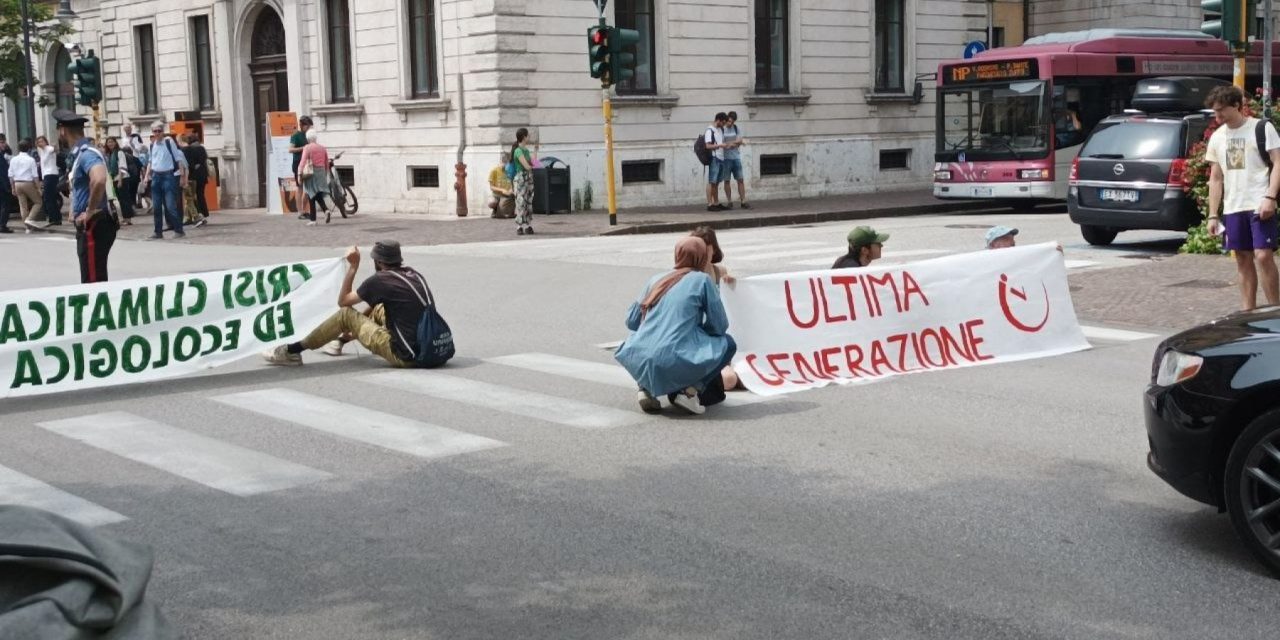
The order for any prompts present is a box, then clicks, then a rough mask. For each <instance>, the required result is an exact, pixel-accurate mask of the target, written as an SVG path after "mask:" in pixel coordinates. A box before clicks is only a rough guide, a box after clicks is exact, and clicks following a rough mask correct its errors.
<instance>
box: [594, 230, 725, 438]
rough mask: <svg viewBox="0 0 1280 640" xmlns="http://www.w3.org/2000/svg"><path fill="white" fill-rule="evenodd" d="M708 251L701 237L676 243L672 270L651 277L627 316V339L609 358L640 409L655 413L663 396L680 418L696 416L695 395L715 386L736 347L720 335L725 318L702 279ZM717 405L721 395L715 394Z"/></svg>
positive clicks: (698, 410)
mask: <svg viewBox="0 0 1280 640" xmlns="http://www.w3.org/2000/svg"><path fill="white" fill-rule="evenodd" d="M710 260H711V250H710V249H709V248H708V247H707V243H706V242H704V241H703V240H702V239H701V238H696V237H693V236H686V237H684V238H681V239H680V240H679V241H678V242H676V251H675V269H674V270H673V271H670V272H668V273H664V274H661V275H658V276H654V277H653V278H652V279H650V280H649V283H648V285H646V286H645V290H644V293H642V294H641V296H640V298H639V299H638V300H637V301H636V302H634V303H632V305H631V310H630V311H629V312H628V313H627V328H628V329H630V330H631V332H632V333H631V336H630V337H629V338H627V340H626V342H624V343H623V344H622V346H621V347H620V348H619V349H618V351H617V353H616V354H614V357H615V358H616V359H617V360H618V362H619V363H620V364H621V365H622V366H623V367H624V368H625V369H626V370H627V372H629V373H630V374H631V377H632V378H634V379H635V380H636V382H638V383H639V384H640V392H639V401H640V408H641V410H643V411H644V412H645V413H657V412H658V411H659V410H661V404H660V403H659V401H658V398H659V397H661V396H663V395H665V396H667V399H668V400H670V401H671V404H672V406H675V407H677V408H679V409H681V410H683V411H684V412H686V413H689V414H693V415H701V414H702V413H703V412H705V411H706V409H705V408H704V407H703V403H702V401H701V400H700V399H699V395H700V394H702V392H704V391H706V390H707V389H708V387H714V386H716V385H718V383H719V382H720V370H721V369H723V368H724V367H725V365H727V364H729V362H730V361H732V360H733V354H734V353H735V352H736V351H737V345H736V344H735V343H734V341H733V338H731V337H729V335H728V334H726V333H725V331H726V330H727V329H728V328H729V318H728V317H727V316H726V315H725V312H724V305H723V304H721V302H720V292H719V290H717V289H716V286H715V283H714V282H712V281H711V277H710V276H708V275H707V274H706V270H707V266H708V264H709V263H710ZM717 396H718V397H717V398H716V399H717V400H719V399H720V398H722V397H723V394H717Z"/></svg>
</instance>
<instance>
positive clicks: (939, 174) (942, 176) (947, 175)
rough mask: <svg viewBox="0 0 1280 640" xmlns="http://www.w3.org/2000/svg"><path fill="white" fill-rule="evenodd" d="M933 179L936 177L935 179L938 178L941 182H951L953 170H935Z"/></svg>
mask: <svg viewBox="0 0 1280 640" xmlns="http://www.w3.org/2000/svg"><path fill="white" fill-rule="evenodd" d="M933 179H934V180H937V181H939V182H950V181H951V172H950V171H945V170H943V171H934V172H933Z"/></svg>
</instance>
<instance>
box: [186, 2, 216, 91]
mask: <svg viewBox="0 0 1280 640" xmlns="http://www.w3.org/2000/svg"><path fill="white" fill-rule="evenodd" d="M191 44H192V45H193V46H192V51H193V52H194V53H195V63H196V74H195V75H196V106H198V107H200V110H201V111H213V48H212V47H211V46H210V44H209V16H207V15H206V16H192V18H191Z"/></svg>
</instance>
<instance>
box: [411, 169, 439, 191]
mask: <svg viewBox="0 0 1280 640" xmlns="http://www.w3.org/2000/svg"><path fill="white" fill-rule="evenodd" d="M409 186H410V187H412V188H414V189H430V188H435V187H439V186H440V168H439V167H409Z"/></svg>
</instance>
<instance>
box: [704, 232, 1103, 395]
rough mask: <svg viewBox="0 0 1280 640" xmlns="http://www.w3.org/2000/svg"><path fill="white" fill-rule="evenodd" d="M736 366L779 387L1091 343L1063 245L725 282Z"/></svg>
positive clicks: (763, 390)
mask: <svg viewBox="0 0 1280 640" xmlns="http://www.w3.org/2000/svg"><path fill="white" fill-rule="evenodd" d="M721 296H722V297H723V299H724V305H725V309H726V310H727V311H728V314H729V332H730V333H731V334H732V335H733V337H734V339H735V340H736V341H737V343H738V353H737V355H736V356H735V357H734V365H733V366H734V370H735V371H737V373H738V375H739V377H741V378H742V381H743V383H744V384H745V385H746V386H747V388H748V389H750V390H751V391H753V392H755V393H758V394H761V395H766V396H771V395H778V394H783V393H791V392H795V391H801V390H804V389H813V388H817V387H824V386H827V385H829V384H833V383H835V384H858V383H866V382H874V381H877V380H882V379H884V378H888V377H891V376H897V375H903V374H907V373H919V372H922V371H932V370H936V369H953V368H957V367H971V366H975V365H980V364H994V363H997V362H1014V361H1017V360H1028V359H1031V358H1042V357H1045V356H1053V355H1059V354H1063V353H1070V352H1073V351H1080V350H1082V349H1088V348H1089V343H1088V341H1087V340H1085V337H1084V334H1083V333H1082V332H1081V331H1080V325H1079V324H1078V323H1077V321H1076V313H1075V309H1074V308H1073V307H1072V304H1071V293H1070V290H1069V289H1068V288H1067V271H1066V267H1065V266H1064V264H1063V260H1062V254H1061V253H1059V252H1058V251H1057V248H1056V247H1055V245H1053V244H1042V245H1034V246H1026V247H1013V248H1008V249H996V250H989V251H979V252H976V253H968V254H964V255H958V256H949V257H945V258H937V259H934V260H926V261H922V262H915V263H912V264H906V265H898V266H890V267H876V266H874V265H873V266H871V267H868V268H865V269H843V270H838V271H807V272H796V273H781V274H773V275H765V276H756V277H752V278H744V279H741V280H739V281H738V282H737V285H736V286H735V287H732V288H730V287H723V288H722V289H721Z"/></svg>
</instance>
